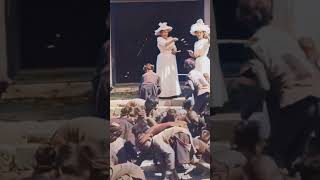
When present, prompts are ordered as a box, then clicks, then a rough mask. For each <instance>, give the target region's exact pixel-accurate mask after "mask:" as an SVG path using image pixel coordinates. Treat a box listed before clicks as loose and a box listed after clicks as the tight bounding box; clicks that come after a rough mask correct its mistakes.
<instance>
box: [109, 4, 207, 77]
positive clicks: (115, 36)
mask: <svg viewBox="0 0 320 180" xmlns="http://www.w3.org/2000/svg"><path fill="white" fill-rule="evenodd" d="M203 16H204V9H203V1H189V2H153V3H150V2H135V3H112V4H111V23H112V25H111V28H112V29H111V35H112V37H111V38H112V43H114V44H112V46H113V48H114V51H113V53H114V54H113V57H114V59H115V61H116V62H115V64H116V66H115V68H116V74H115V75H116V82H117V83H131V82H139V81H140V80H141V74H142V67H143V65H144V64H145V63H148V62H150V63H153V64H156V60H157V55H158V54H159V50H158V48H157V40H156V39H157V38H156V36H155V35H154V30H155V29H157V28H158V23H159V22H168V24H169V25H170V26H173V32H172V33H171V35H172V36H175V37H178V38H180V39H182V38H184V39H185V40H186V41H187V44H184V43H182V42H181V41H179V42H177V43H176V45H177V47H178V49H179V50H182V52H181V53H179V54H178V55H177V64H178V71H179V73H185V71H184V68H183V61H184V59H185V58H187V57H188V53H187V52H186V50H188V49H193V44H194V42H195V41H196V39H195V38H194V37H193V36H192V35H191V34H190V32H189V31H190V26H191V25H192V24H193V23H194V22H196V20H197V19H199V18H203Z"/></svg>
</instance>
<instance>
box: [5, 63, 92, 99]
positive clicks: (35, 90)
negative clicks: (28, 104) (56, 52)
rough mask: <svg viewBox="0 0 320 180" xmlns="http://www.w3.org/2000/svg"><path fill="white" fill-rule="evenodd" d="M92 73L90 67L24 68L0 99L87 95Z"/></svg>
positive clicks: (90, 86)
mask: <svg viewBox="0 0 320 180" xmlns="http://www.w3.org/2000/svg"><path fill="white" fill-rule="evenodd" d="M93 74H94V69H92V68H75V69H53V70H50V69H49V70H25V71H22V72H19V74H17V75H16V76H15V77H14V79H13V83H12V84H10V85H9V87H8V88H7V89H6V91H5V92H4V93H3V94H2V95H1V99H4V100H7V99H9V100H10V99H23V98H62V97H80V96H87V95H88V94H89V93H90V92H91V91H92V85H91V80H92V77H93Z"/></svg>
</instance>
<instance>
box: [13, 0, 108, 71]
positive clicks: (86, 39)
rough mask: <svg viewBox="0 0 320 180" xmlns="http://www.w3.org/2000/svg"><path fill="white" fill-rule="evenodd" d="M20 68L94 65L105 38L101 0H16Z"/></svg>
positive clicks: (103, 12)
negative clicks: (19, 35)
mask: <svg viewBox="0 0 320 180" xmlns="http://www.w3.org/2000/svg"><path fill="white" fill-rule="evenodd" d="M17 1H19V4H20V17H21V21H20V22H21V39H22V41H21V51H22V57H21V63H20V66H21V68H63V67H93V66H95V65H96V62H97V58H98V56H99V49H100V48H101V46H102V43H103V41H104V40H105V18H106V13H107V6H106V5H107V3H108V2H106V1H104V0H98V1H96V0H95V1H92V0H45V1H43V0H28V1H25V0H17Z"/></svg>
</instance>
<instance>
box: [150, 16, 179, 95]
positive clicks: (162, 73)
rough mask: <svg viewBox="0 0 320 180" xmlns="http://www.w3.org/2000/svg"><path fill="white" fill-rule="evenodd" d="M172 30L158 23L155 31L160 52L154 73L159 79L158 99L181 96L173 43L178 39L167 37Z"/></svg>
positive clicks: (175, 50) (175, 48) (165, 24)
mask: <svg viewBox="0 0 320 180" xmlns="http://www.w3.org/2000/svg"><path fill="white" fill-rule="evenodd" d="M172 29H173V28H172V27H171V26H168V25H167V23H166V22H164V23H159V28H158V29H157V30H155V35H156V36H158V38H157V42H158V48H159V50H160V54H159V55H158V58H157V65H156V73H157V75H158V76H159V77H160V88H161V93H160V95H159V97H160V98H170V97H176V96H180V94H181V89H180V84H179V78H178V68H177V60H176V55H175V54H176V53H177V47H176V45H175V42H176V41H178V38H173V37H170V36H169V32H170V31H172Z"/></svg>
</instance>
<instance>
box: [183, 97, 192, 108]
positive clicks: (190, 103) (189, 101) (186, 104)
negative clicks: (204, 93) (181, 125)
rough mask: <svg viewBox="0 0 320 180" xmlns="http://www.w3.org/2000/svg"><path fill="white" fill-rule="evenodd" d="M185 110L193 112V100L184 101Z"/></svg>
mask: <svg viewBox="0 0 320 180" xmlns="http://www.w3.org/2000/svg"><path fill="white" fill-rule="evenodd" d="M183 109H185V110H187V111H189V110H191V109H192V102H191V100H189V99H188V100H186V101H184V103H183Z"/></svg>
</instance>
